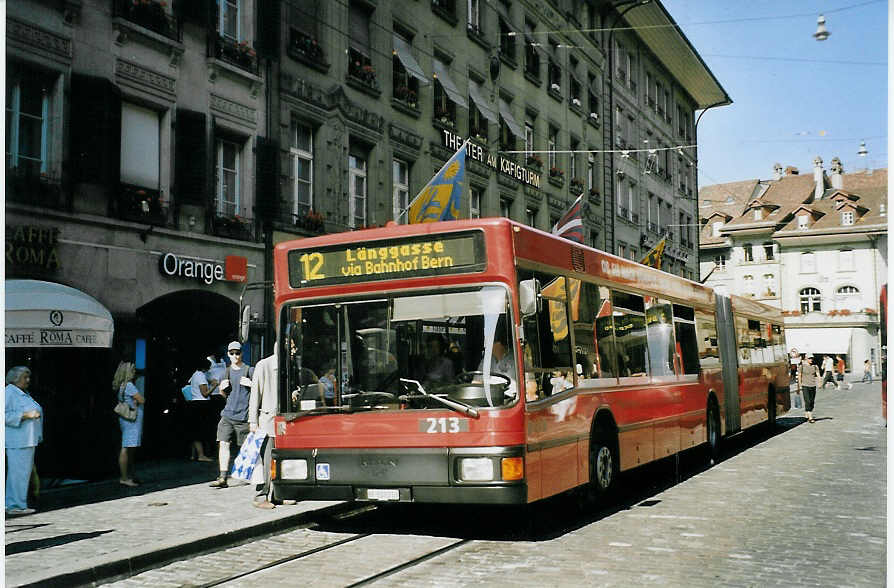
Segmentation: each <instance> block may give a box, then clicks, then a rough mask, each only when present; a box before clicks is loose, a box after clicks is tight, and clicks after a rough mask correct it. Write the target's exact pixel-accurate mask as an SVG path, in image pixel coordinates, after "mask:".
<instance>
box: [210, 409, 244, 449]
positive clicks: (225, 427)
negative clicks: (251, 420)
mask: <svg viewBox="0 0 894 588" xmlns="http://www.w3.org/2000/svg"><path fill="white" fill-rule="evenodd" d="M233 437H236V445H238V446H239V447H242V443H243V441H245V438H246V437H248V422H243V421H234V420H232V419H229V418H227V417H225V416H222V417H220V421H219V422H218V423H217V440H218V441H220V442H221V443H229V442H230V441H232V440H233Z"/></svg>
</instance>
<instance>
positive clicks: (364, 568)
mask: <svg viewBox="0 0 894 588" xmlns="http://www.w3.org/2000/svg"><path fill="white" fill-rule="evenodd" d="M879 388H880V386H879V384H878V383H874V384H870V385H865V384H855V385H854V387H853V389H852V390H849V391H844V392H836V391H834V390H825V391H820V393H819V398H818V401H817V410H816V415H817V417H818V419H817V422H816V423H815V424H808V423H806V422H804V419H803V416H802V415H803V412H802V411H797V410H796V411H793V412H792V413H790V414H788V415H786V416H784V417H782V418H780V422H779V432H778V433H777V434H776V435H774V436H772V437H769V438H764V437H761V436H760V435H754V434H752V435H750V436H746V437H745V438H744V439H732V440H729V441H728V442H727V455H728V457H727V458H726V459H724V460H723V461H721V462H720V463H719V464H717V465H716V466H714V467H712V468H710V469H708V470H706V471H703V472H700V473H699V472H695V473H694V474H690V476H691V477H688V478H685V476H684V478H685V479H683V481H682V482H680V483H678V484H674V485H670V487H669V488H667V489H666V490H663V491H657V492H656V493H653V494H649V493H648V492H645V493H642V492H641V493H640V495H638V496H637V498H636V499H634V500H633V501H632V502H631V501H630V500H628V501H627V502H625V501H624V500H623V498H622V501H621V502H622V503H624V504H625V505H629V508H624V507H622V508H620V509H616V512H611V511H609V512H608V513H606V514H603V515H600V516H595V517H593V518H592V519H591V520H586V519H585V520H580V516H579V515H569V514H568V513H567V512H556V511H551V510H550V509H551V508H552V509H555V508H564V507H567V506H568V505H571V504H572V502H573V501H570V500H564V501H558V502H556V503H555V504H554V505H551V506H548V507H547V508H546V509H541V511H542V512H541V513H540V516H541V517H546V518H545V519H542V520H541V521H539V522H543V523H545V524H546V525H547V526H548V525H549V524H550V522H551V521H550V520H549V517H550V516H551V515H550V513H552V514H553V515H555V517H556V518H563V517H566V516H570V517H577V520H573V521H572V523H571V524H570V525H568V530H563V528H564V527H561V525H563V524H564V522H562V523H556V524H559V525H560V526H559V527H557V529H558V531H557V532H555V533H554V534H552V535H550V536H549V537H551V538H547V539H540V538H538V537H533V538H527V539H522V540H515V539H513V538H511V537H510V538H507V539H500V540H494V539H493V538H492V537H490V536H488V535H487V534H486V533H483V532H480V531H471V532H470V533H471V537H469V536H464V534H463V533H462V532H461V531H457V529H462V528H464V526H468V527H470V528H474V526H475V521H473V520H472V519H471V518H470V520H469V521H462V520H461V518H462V513H463V512H464V511H463V509H458V510H457V509H454V510H453V511H452V512H458V513H460V514H459V515H458V516H454V517H452V518H445V517H446V515H442V514H439V511H440V507H437V506H432V507H431V508H430V509H428V510H427V511H423V512H433V513H435V514H433V515H431V517H432V518H431V519H430V521H429V522H431V521H434V522H435V525H436V526H437V521H439V520H440V523H441V526H442V528H441V529H432V528H430V527H426V526H425V524H424V523H422V522H419V520H418V518H414V517H413V516H406V517H404V518H406V519H407V522H404V523H402V524H403V525H404V528H402V529H401V532H399V533H395V532H393V531H392V532H387V531H385V530H379V531H376V530H373V531H372V532H371V534H370V531H369V530H368V529H361V528H359V527H358V528H352V527H351V524H350V522H348V523H347V524H346V525H345V526H343V527H332V526H328V527H327V525H325V524H324V525H321V526H320V527H319V528H298V529H294V530H288V528H289V527H288V526H282V527H279V528H280V529H283V532H277V531H276V529H275V528H271V527H269V526H268V527H259V526H258V525H259V524H262V523H265V522H266V523H267V524H268V525H269V523H271V521H275V520H276V519H278V518H279V519H288V520H283V521H281V523H282V524H283V525H287V524H289V523H291V524H292V526H293V527H294V525H295V524H298V521H299V517H300V514H299V513H301V512H302V511H303V512H304V513H305V514H306V515H307V516H313V515H314V514H315V513H320V512H323V511H319V510H316V509H319V508H322V507H324V506H326V504H323V503H301V504H299V505H298V506H297V507H280V508H277V509H275V510H273V511H270V512H260V511H257V510H256V509H251V508H250V506H248V500H249V498H250V488H241V489H240V488H235V489H230V490H228V491H224V492H219V491H214V490H211V489H208V488H207V487H206V486H205V485H204V484H197V485H193V486H186V487H182V488H179V489H171V490H165V491H162V492H158V493H155V494H148V495H145V496H142V497H133V498H128V499H122V500H118V501H108V502H104V503H98V504H94V505H88V506H81V507H74V508H70V509H60V510H56V511H50V512H47V513H38V514H37V515H33V516H31V517H23V518H20V519H13V520H11V521H7V527H6V531H7V533H6V548H7V553H9V554H10V555H8V556H7V557H6V574H7V576H6V580H7V584H9V585H22V584H29V583H32V582H35V581H38V580H48V579H52V578H57V579H60V578H63V577H64V576H61V574H62V572H64V571H65V570H69V571H75V570H78V569H85V568H86V569H90V568H92V567H95V566H97V565H106V566H107V567H106V568H104V569H103V570H101V571H104V572H105V574H106V575H105V576H104V577H106V578H110V579H111V578H112V577H114V576H118V577H121V575H122V574H123V575H125V577H126V576H127V575H129V573H128V569H127V568H126V565H130V566H132V570H133V572H138V571H139V570H140V569H141V563H143V564H145V563H146V562H150V563H151V561H150V560H151V559H152V553H156V554H157V553H158V551H159V550H161V549H166V550H168V552H167V558H166V559H167V561H173V560H174V559H177V558H176V555H175V554H176V553H177V552H178V550H180V551H179V552H180V553H181V554H182V557H181V558H180V559H181V561H177V562H174V563H170V564H168V565H162V567H158V568H156V569H149V570H148V571H145V572H143V573H137V574H136V575H134V576H132V577H130V578H129V579H126V580H122V581H121V582H119V584H121V585H126V586H161V585H164V586H180V585H186V584H191V585H195V584H205V583H217V582H224V583H227V582H229V583H230V585H236V584H237V583H242V582H244V581H249V580H250V581H252V582H262V583H264V584H269V585H291V584H294V583H295V582H296V579H298V578H302V581H303V582H308V583H309V584H311V585H320V586H343V585H350V584H353V583H356V582H360V581H366V580H368V579H370V578H374V579H375V583H376V584H378V585H386V586H407V585H412V586H419V585H423V586H465V585H473V584H483V585H507V584H508V585H525V586H543V585H557V586H571V585H592V586H630V585H663V586H768V585H780V586H882V585H885V579H886V562H885V553H886V516H885V502H886V472H885V467H886V455H887V445H886V428H885V426H884V422H883V421H882V419H881V416H880V402H879V395H880V391H879ZM667 469H668V467H665V468H664V470H661V468H658V470H657V471H659V472H662V471H663V474H660V475H665V474H667ZM671 469H672V468H671ZM647 473H648V472H647ZM631 478H632V479H631V480H629V481H631V482H639V483H642V482H643V479H644V478H646V479H647V476H632V477H631ZM639 496H642V497H643V498H640V497H639ZM203 501H204V502H203ZM161 502H169V504H167V505H162V506H158V503H161ZM153 504H156V505H157V506H154V507H151V508H150V506H151V505H153ZM178 505H179V506H178ZM557 505H558V506H557ZM137 507H141V508H137ZM172 507H173V508H172ZM209 509H210V510H209ZM566 510H570V509H566ZM212 511H213V512H212ZM228 511H229V512H231V513H233V515H235V516H234V517H227V516H226V515H225V513H226V512H228ZM383 512H387V513H389V514H387V515H383V519H384V520H387V517H389V516H392V515H396V517H395V518H397V517H400V516H401V515H400V514H399V513H401V507H398V508H396V509H393V510H390V511H383ZM469 512H472V511H471V510H470V511H469ZM507 512H508V513H515V514H514V515H511V516H517V515H518V514H519V512H522V511H507ZM127 513H133V514H127ZM153 513H154V514H153ZM214 513H217V515H215V516H212V515H213V514H214ZM138 515H139V516H138ZM438 516H440V517H441V518H440V519H438V518H437V517H438ZM357 518H358V519H360V518H362V515H361V516H359V517H357ZM455 519H460V520H459V521H457V520H455ZM116 521H117V522H116ZM121 521H126V524H125V525H122V524H121ZM225 521H226V522H225ZM494 521H496V523H494ZM500 521H501V519H500V518H499V516H497V517H493V519H492V520H491V521H490V524H497V525H499V524H500ZM503 521H504V522H505V523H506V524H507V525H509V524H511V523H512V521H509V520H506V519H503ZM516 522H517V521H516ZM466 523H468V524H467V525H466ZM253 525H254V526H255V527H254V528H255V529H256V531H255V534H256V535H264V536H265V538H259V539H258V540H255V541H248V542H245V543H243V544H241V545H238V546H235V547H229V548H224V549H217V548H215V547H214V545H213V540H214V539H215V538H217V540H218V541H219V545H221V546H225V545H226V544H227V541H226V540H225V539H226V537H225V536H226V535H227V534H230V535H233V534H234V533H237V532H239V529H240V527H246V528H250V527H252V526H253ZM414 525H415V527H414ZM380 526H381V525H380ZM407 529H409V530H407ZM62 530H64V531H65V533H64V534H60V531H62ZM244 532H245V533H246V537H251V536H252V534H251V533H252V532H251V531H249V530H244ZM271 532H272V533H274V534H273V535H272V536H271V535H270V533H271ZM475 533H478V536H476V535H475ZM60 537H68V538H69V540H68V541H67V542H65V541H60V540H58V538H60ZM53 538H57V541H55V542H54V541H53ZM231 539H235V537H231ZM195 541H204V542H205V543H204V544H205V545H206V547H205V549H203V550H202V551H206V552H207V551H209V550H210V552H208V553H205V554H201V553H199V550H197V549H196V544H195V543H194V542H195ZM29 542H34V543H30V544H29ZM235 542H238V541H232V540H231V541H230V542H229V545H233V544H234V543H235ZM124 556H127V563H126V564H124V563H121V561H122V558H123V557H124ZM115 561H117V562H118V564H117V565H118V568H115V567H113V566H112V567H109V565H108V564H109V562H115ZM157 561H158V562H162V561H164V560H163V559H158V558H157ZM277 561H280V562H282V563H279V564H278V565H273V566H270V567H269V568H268V569H264V570H262V571H259V572H257V573H252V572H253V570H256V569H257V568H258V567H261V566H265V565H268V566H269V564H271V563H272V562H277ZM152 565H157V564H151V565H149V567H150V568H151V567H152ZM122 566H124V567H122ZM145 568H146V565H142V569H145ZM111 572H114V573H111ZM131 573H132V572H131ZM238 574H249V575H250V578H241V579H237V578H234V576H236V575H238ZM70 577H71V578H79V581H80V582H83V581H84V580H83V579H84V577H85V576H83V575H81V576H70ZM102 577H103V576H102V574H101V573H100V571H97V578H98V579H100V580H101V578H102Z"/></svg>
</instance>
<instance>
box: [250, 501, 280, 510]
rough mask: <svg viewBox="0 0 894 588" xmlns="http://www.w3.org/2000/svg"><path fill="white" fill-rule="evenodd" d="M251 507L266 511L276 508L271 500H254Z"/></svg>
mask: <svg viewBox="0 0 894 588" xmlns="http://www.w3.org/2000/svg"><path fill="white" fill-rule="evenodd" d="M251 505H252V506H253V507H255V508H262V509H264V510H271V509H273V508H276V507H275V506H274V505H273V503H272V502H270V501H269V500H252V502H251Z"/></svg>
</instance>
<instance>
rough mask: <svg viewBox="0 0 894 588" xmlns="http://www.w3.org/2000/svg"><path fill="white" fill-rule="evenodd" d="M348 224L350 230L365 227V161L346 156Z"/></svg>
mask: <svg viewBox="0 0 894 588" xmlns="http://www.w3.org/2000/svg"><path fill="white" fill-rule="evenodd" d="M348 177H349V198H350V211H349V222H350V226H351V228H352V229H359V228H361V227H365V226H366V159H365V158H363V157H360V156H358V155H350V156H348Z"/></svg>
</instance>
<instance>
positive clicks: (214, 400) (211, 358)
mask: <svg viewBox="0 0 894 588" xmlns="http://www.w3.org/2000/svg"><path fill="white" fill-rule="evenodd" d="M208 363H209V364H210V367H209V368H208V371H207V372H205V377H206V378H207V379H208V389H209V390H211V394H210V395H209V396H208V399H209V400H210V402H211V407H210V412H211V415H210V417H209V420H210V428H211V436H212V438H213V437H214V435H215V434H216V431H217V419H218V418H219V417H220V411H222V410H223V408H224V405H226V403H227V397H226V396H224V394H223V392H221V391H220V381H221V380H223V379H224V373H225V372H226V371H227V364H226V362H224V361H218V359H217V355H216V354H214V353H211V354H210V355H208Z"/></svg>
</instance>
